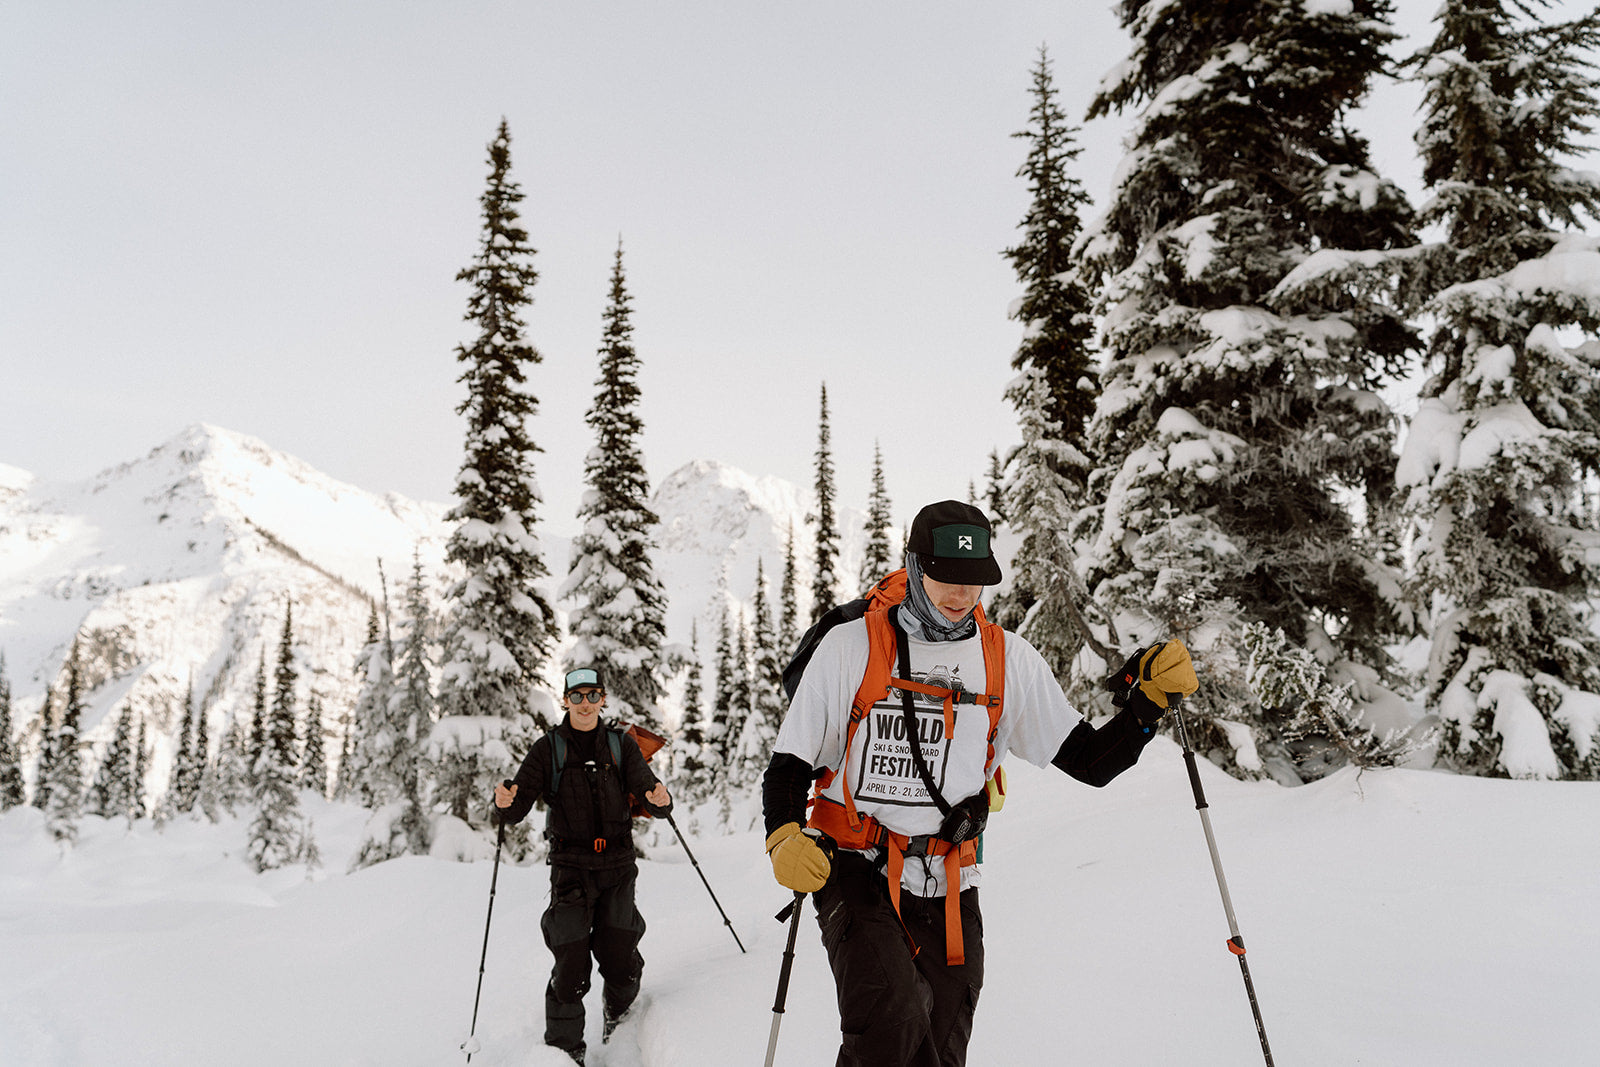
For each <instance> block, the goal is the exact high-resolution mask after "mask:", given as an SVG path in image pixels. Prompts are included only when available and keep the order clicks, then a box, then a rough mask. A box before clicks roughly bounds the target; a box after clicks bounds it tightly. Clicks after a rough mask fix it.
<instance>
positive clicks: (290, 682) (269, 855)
mask: <svg viewBox="0 0 1600 1067" xmlns="http://www.w3.org/2000/svg"><path fill="white" fill-rule="evenodd" d="M298 679H299V672H298V671H296V670H295V667H294V607H293V604H286V605H285V606H284V612H283V633H282V635H281V637H280V638H279V640H278V662H277V666H276V669H275V670H274V671H273V682H274V685H273V697H272V711H271V712H270V713H269V715H268V716H267V729H266V736H265V737H264V738H263V739H262V744H261V754H260V756H258V757H257V759H256V764H255V766H254V768H252V770H253V772H254V777H255V782H256V799H257V801H258V802H259V804H260V807H259V808H258V809H257V811H256V817H255V820H254V821H253V822H252V823H251V824H250V837H249V840H248V842H247V843H246V845H245V851H246V853H247V854H248V855H249V857H250V860H251V862H252V863H253V864H254V865H255V869H256V870H257V871H258V872H259V871H268V870H272V869H275V868H278V867H284V866H287V865H288V864H291V863H294V862H296V861H298V860H300V859H301V858H303V857H304V856H305V854H306V851H307V845H308V842H309V840H310V839H309V835H308V834H307V833H306V830H305V825H304V820H303V819H302V817H301V813H300V792H299V776H298V773H297V762H298V761H297V760H296V759H295V712H294V708H295V683H296V682H297V681H298Z"/></svg>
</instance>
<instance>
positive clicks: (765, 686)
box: [738, 558, 787, 785]
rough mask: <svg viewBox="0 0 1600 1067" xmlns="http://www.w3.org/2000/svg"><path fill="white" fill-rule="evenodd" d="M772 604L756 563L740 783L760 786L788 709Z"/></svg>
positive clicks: (763, 573) (759, 564)
mask: <svg viewBox="0 0 1600 1067" xmlns="http://www.w3.org/2000/svg"><path fill="white" fill-rule="evenodd" d="M770 604H771V601H769V600H768V599H767V577H766V569H765V567H764V565H763V562H762V561H761V560H760V559H759V558H758V559H757V560H756V591H755V597H754V599H753V602H752V605H751V611H752V613H753V614H754V616H755V623H754V625H753V626H752V628H751V641H750V667H749V682H748V690H749V694H750V714H749V716H748V717H747V718H746V719H745V723H744V727H743V729H742V730H741V731H740V738H739V753H738V758H739V772H738V777H739V780H740V781H741V782H742V783H744V784H746V785H758V784H759V783H760V781H761V776H762V774H763V773H765V771H766V769H767V763H768V762H769V761H771V759H772V746H773V743H774V742H775V741H777V739H778V727H780V726H782V725H783V713H784V709H785V707H786V706H787V705H786V702H785V700H784V696H783V664H784V661H783V660H781V659H780V658H779V654H778V635H777V631H776V630H775V629H774V627H773V621H772V609H771V606H770Z"/></svg>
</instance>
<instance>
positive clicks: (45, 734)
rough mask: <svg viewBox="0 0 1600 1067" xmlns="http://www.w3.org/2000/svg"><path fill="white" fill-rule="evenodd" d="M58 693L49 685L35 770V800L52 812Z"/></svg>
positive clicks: (37, 805)
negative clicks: (51, 796) (51, 787)
mask: <svg viewBox="0 0 1600 1067" xmlns="http://www.w3.org/2000/svg"><path fill="white" fill-rule="evenodd" d="M55 710H56V691H55V687H54V686H50V685H47V686H45V690H44V703H43V704H41V705H40V706H39V757H38V761H37V762H36V763H35V764H34V768H33V800H32V801H31V803H32V804H33V806H34V807H36V808H38V809H39V810H40V811H49V810H50V778H51V776H52V775H53V774H54V773H55V770H54V768H55V763H56V714H55Z"/></svg>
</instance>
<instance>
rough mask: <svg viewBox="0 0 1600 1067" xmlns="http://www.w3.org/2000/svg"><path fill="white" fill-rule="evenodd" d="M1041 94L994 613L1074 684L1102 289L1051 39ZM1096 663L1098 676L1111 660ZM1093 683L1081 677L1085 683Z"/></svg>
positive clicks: (1039, 81)
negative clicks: (1014, 430) (1005, 547)
mask: <svg viewBox="0 0 1600 1067" xmlns="http://www.w3.org/2000/svg"><path fill="white" fill-rule="evenodd" d="M1032 96H1033V103H1032V106H1031V108H1030V109H1029V114H1028V125H1027V126H1026V127H1025V128H1024V129H1022V130H1021V131H1019V132H1017V133H1015V134H1013V135H1012V136H1014V137H1017V138H1020V139H1022V140H1025V141H1026V142H1027V144H1028V154H1027V157H1026V159H1025V160H1024V161H1023V164H1022V166H1021V167H1020V168H1019V169H1018V171H1017V176H1018V177H1020V178H1023V179H1025V180H1026V181H1027V187H1028V193H1029V196H1030V200H1029V204H1028V213H1027V214H1026V215H1025V216H1024V217H1023V219H1022V223H1021V230H1022V240H1021V241H1020V242H1018V243H1017V244H1016V245H1015V246H1013V247H1011V248H1008V249H1006V252H1005V256H1006V258H1007V259H1008V260H1010V262H1011V267H1012V270H1013V271H1015V273H1016V276H1017V281H1018V282H1019V283H1020V284H1021V285H1022V296H1021V297H1020V298H1019V299H1018V300H1017V301H1016V303H1015V304H1013V305H1012V308H1011V317H1012V318H1014V319H1016V320H1018V321H1019V322H1021V323H1022V324H1023V339H1022V342H1021V343H1020V344H1019V345H1018V346H1017V350H1016V352H1015V353H1014V354H1013V355H1012V357H1011V365H1012V366H1013V367H1015V368H1016V369H1017V370H1018V371H1019V372H1021V373H1019V374H1018V376H1017V377H1016V378H1015V379H1013V380H1012V382H1011V383H1010V385H1009V386H1007V388H1006V398H1007V399H1008V400H1010V401H1011V404H1012V407H1013V408H1015V409H1016V412H1017V421H1018V423H1019V425H1020V427H1021V429H1022V444H1021V446H1020V447H1019V448H1017V449H1016V450H1015V451H1014V452H1013V453H1012V454H1011V456H1010V468H1011V477H1010V478H1009V479H1008V480H1007V482H1006V484H1005V485H1004V487H1003V488H1002V489H1001V490H1000V491H999V493H998V494H997V495H999V496H1000V497H1001V501H1002V503H1001V505H1000V508H999V510H1000V511H1001V512H1002V513H1004V514H1007V515H1010V516H1012V519H1011V523H1010V525H1011V528H1012V530H1013V531H1014V532H1015V534H1016V536H1017V537H1018V538H1019V543H1018V545H1017V550H1016V554H1015V556H1014V557H1013V560H1012V565H1011V573H1010V579H1011V580H1010V585H1009V588H1008V590H1007V592H1006V593H1005V594H1004V595H1003V596H1001V597H999V598H998V599H997V601H996V603H995V605H994V611H993V615H994V620H995V621H996V622H998V623H1000V624H1001V625H1002V626H1005V627H1007V628H1008V629H1013V630H1017V631H1018V632H1020V633H1023V635H1024V636H1025V637H1027V638H1028V640H1029V641H1031V642H1033V644H1034V646H1035V647H1036V648H1038V649H1039V651H1040V652H1041V653H1042V654H1043V655H1044V657H1045V661H1046V662H1048V663H1049V664H1050V666H1051V669H1052V670H1053V671H1054V672H1055V674H1056V677H1057V678H1058V679H1060V680H1061V682H1062V684H1063V685H1068V684H1069V678H1070V677H1071V673H1072V667H1073V663H1074V660H1075V657H1076V656H1077V653H1078V650H1079V649H1080V648H1082V647H1083V644H1084V640H1085V638H1086V637H1089V638H1091V639H1092V638H1093V635H1092V634H1088V633H1087V632H1086V630H1085V629H1084V628H1083V627H1081V626H1080V623H1081V622H1082V615H1083V613H1084V612H1086V611H1088V610H1090V609H1089V608H1088V606H1087V605H1086V604H1084V603H1082V602H1081V599H1080V598H1079V597H1078V590H1079V583H1077V582H1076V579H1075V572H1074V571H1073V567H1074V565H1075V560H1076V556H1077V547H1076V546H1075V545H1074V544H1073V543H1072V531H1073V526H1074V517H1075V515H1076V514H1077V512H1078V511H1079V509H1080V508H1082V507H1083V505H1084V493H1085V489H1086V487H1087V485H1088V481H1089V472H1090V470H1091V468H1092V466H1093V463H1092V461H1091V460H1090V459H1089V457H1088V456H1087V455H1085V451H1084V450H1085V448H1086V447H1087V444H1086V440H1085V435H1086V426H1087V423H1088V419H1089V416H1090V414H1091V413H1092V412H1093V409H1094V401H1095V397H1096V395H1097V393H1098V386H1097V384H1096V372H1095V370H1094V367H1093V363H1094V360H1093V350H1092V344H1091V341H1092V337H1091V335H1092V333H1093V324H1092V316H1091V312H1092V309H1093V294H1092V293H1091V291H1090V287H1089V284H1088V282H1087V279H1086V278H1085V277H1084V273H1083V271H1082V269H1081V265H1080V262H1079V260H1078V259H1077V257H1075V256H1074V255H1073V247H1072V246H1073V244H1074V242H1075V241H1077V239H1078V236H1079V234H1080V232H1081V231H1082V228H1083V227H1082V221H1081V220H1080V218H1079V215H1078V212H1079V210H1080V209H1081V208H1083V207H1084V205H1086V204H1087V203H1088V200H1089V198H1088V195H1087V194H1086V193H1085V192H1084V191H1083V185H1082V183H1081V182H1079V181H1078V179H1077V178H1076V177H1075V176H1074V175H1073V174H1072V171H1071V164H1072V162H1073V161H1074V160H1076V159H1077V158H1078V154H1079V152H1080V151H1081V149H1080V148H1079V147H1078V145H1077V142H1076V131H1075V130H1074V129H1073V128H1072V127H1071V126H1070V125H1069V124H1068V122H1067V119H1066V116H1065V115H1064V114H1063V113H1062V111H1061V108H1060V105H1059V104H1058V103H1057V102H1056V89H1055V81H1054V77H1053V75H1052V73H1051V67H1050V59H1049V56H1048V55H1047V54H1046V52H1045V51H1044V49H1042V48H1041V49H1040V51H1039V62H1038V64H1037V65H1036V66H1035V67H1034V69H1033V84H1032ZM994 465H998V457H997V456H994V457H991V475H990V477H991V488H990V493H991V495H996V490H995V488H994V486H993V484H992V479H993V477H994V475H993V473H992V467H993V466H994ZM991 518H992V517H991ZM1108 640H1109V638H1108ZM1113 666H1115V664H1113ZM1091 673H1092V674H1094V675H1096V676H1099V675H1103V674H1104V670H1103V669H1095V670H1093V671H1091ZM1080 681H1081V679H1080ZM1086 689H1087V687H1086V686H1082V685H1079V686H1077V687H1076V688H1075V690H1074V691H1075V693H1078V694H1081V693H1083V692H1084V691H1085V690H1086Z"/></svg>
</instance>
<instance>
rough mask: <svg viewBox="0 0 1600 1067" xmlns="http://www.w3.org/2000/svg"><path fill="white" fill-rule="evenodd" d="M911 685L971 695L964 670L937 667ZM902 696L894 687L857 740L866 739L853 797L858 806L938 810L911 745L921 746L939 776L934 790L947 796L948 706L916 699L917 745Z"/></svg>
mask: <svg viewBox="0 0 1600 1067" xmlns="http://www.w3.org/2000/svg"><path fill="white" fill-rule="evenodd" d="M911 680H912V681H914V682H920V683H922V684H923V685H929V686H938V687H940V688H943V689H949V690H951V691H953V692H956V693H965V692H966V691H967V688H966V686H964V685H962V684H961V668H960V667H959V666H958V667H954V668H951V667H946V666H943V665H940V666H936V667H934V668H933V669H932V670H930V671H928V672H926V673H923V672H921V671H913V672H912V674H911ZM900 693H901V691H900V690H898V689H895V688H893V687H891V688H890V689H889V695H888V696H887V697H886V698H884V699H883V700H881V701H879V702H878V703H876V704H874V705H873V706H872V711H871V712H869V713H868V714H867V717H866V719H865V721H863V722H862V724H861V726H860V727H859V728H858V730H857V736H861V735H865V736H866V741H865V742H864V744H863V746H862V749H861V756H862V758H861V761H860V762H859V763H858V764H856V766H857V767H858V768H859V769H858V771H857V774H856V781H855V782H854V783H853V784H852V785H851V787H850V791H851V793H852V794H854V796H855V798H856V799H857V801H862V800H875V801H877V802H879V803H882V804H906V805H924V804H932V803H933V801H932V800H931V799H930V798H929V796H928V789H927V786H925V785H923V783H922V776H921V775H920V774H918V773H917V765H916V761H915V760H914V759H913V758H912V755H911V745H912V744H913V743H916V744H919V745H920V746H921V749H922V758H923V760H924V762H926V763H927V765H928V773H929V774H931V775H932V776H933V784H934V785H935V786H936V787H938V789H939V791H940V792H941V793H943V792H944V776H945V768H946V767H947V766H948V764H949V762H950V739H949V738H948V737H946V736H945V732H944V701H943V700H942V699H941V698H938V697H934V696H930V695H928V694H926V693H912V694H911V709H912V714H913V717H914V719H915V721H916V737H915V741H914V742H913V739H912V738H911V737H910V736H909V735H910V733H911V731H910V730H909V729H908V727H907V724H906V714H905V705H904V703H903V701H902V699H901V695H900Z"/></svg>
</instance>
